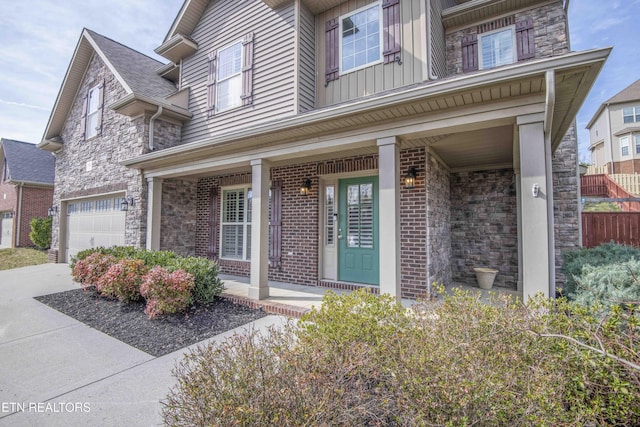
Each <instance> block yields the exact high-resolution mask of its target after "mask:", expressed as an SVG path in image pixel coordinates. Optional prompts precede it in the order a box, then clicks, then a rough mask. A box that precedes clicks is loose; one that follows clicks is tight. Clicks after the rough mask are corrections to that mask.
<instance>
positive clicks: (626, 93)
mask: <svg viewBox="0 0 640 427" xmlns="http://www.w3.org/2000/svg"><path fill="white" fill-rule="evenodd" d="M632 101H640V80H636V81H635V82H633V83H631V84H630V85H629V86H627V87H626V88H624V89H622V90H621V91H620V92H618V93H616V94H615V95H613V96H612V97H611V98H609V99H608V100H606V101H605V102H603V103H602V105H600V108H598V111H596V113H595V114H594V115H593V117H592V118H591V120H590V121H589V124H587V129H590V128H591V126H593V124H594V123H595V121H596V120H597V119H598V117H599V116H600V114H601V113H602V110H604V109H605V108H606V107H607V106H609V105H611V104H622V103H625V102H632Z"/></svg>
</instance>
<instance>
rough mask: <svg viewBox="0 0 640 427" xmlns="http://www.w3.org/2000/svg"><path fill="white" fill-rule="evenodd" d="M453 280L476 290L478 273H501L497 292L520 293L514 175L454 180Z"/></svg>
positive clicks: (480, 174)
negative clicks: (476, 269)
mask: <svg viewBox="0 0 640 427" xmlns="http://www.w3.org/2000/svg"><path fill="white" fill-rule="evenodd" d="M451 248H452V252H453V260H452V275H453V281H454V282H455V283H462V284H466V285H473V286H475V285H476V279H475V274H474V272H473V268H474V267H489V268H495V269H498V270H499V271H500V273H499V274H498V275H497V277H496V281H495V286H502V287H508V288H512V289H517V283H518V226H517V207H516V187H515V177H514V173H513V170H511V169H501V170H490V171H480V172H460V173H454V174H452V175H451Z"/></svg>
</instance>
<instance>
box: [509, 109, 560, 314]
mask: <svg viewBox="0 0 640 427" xmlns="http://www.w3.org/2000/svg"><path fill="white" fill-rule="evenodd" d="M517 124H518V128H519V136H520V137H519V143H520V145H519V148H520V186H519V190H520V191H519V193H520V194H519V198H520V212H521V215H522V217H521V221H520V224H521V227H522V230H521V236H522V242H521V248H522V296H523V299H524V301H525V302H526V300H527V299H528V298H529V297H531V296H533V295H535V294H537V293H538V292H542V294H544V295H545V296H547V297H548V296H549V294H550V291H549V290H550V287H551V283H550V281H551V276H552V272H553V266H552V264H551V263H555V259H554V258H555V256H554V253H553V250H550V246H549V242H550V241H553V236H552V235H550V232H551V233H553V218H551V219H549V216H548V215H547V213H548V208H549V203H552V201H553V198H552V196H551V197H550V194H552V191H553V189H552V188H551V185H550V183H551V180H550V179H549V176H550V174H551V170H550V167H549V165H548V164H547V161H546V148H547V147H546V145H547V141H546V138H545V135H544V115H543V114H531V115H528V116H520V117H518V119H517ZM548 149H550V147H548ZM534 188H538V191H537V196H536V195H534ZM550 230H551V231H550Z"/></svg>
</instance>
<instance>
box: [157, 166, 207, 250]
mask: <svg viewBox="0 0 640 427" xmlns="http://www.w3.org/2000/svg"><path fill="white" fill-rule="evenodd" d="M197 187H198V185H197V182H195V181H186V180H180V179H166V180H164V181H163V182H162V208H161V209H160V212H161V213H162V216H161V219H160V249H161V250H169V251H174V252H175V253H177V254H178V255H182V256H194V255H195V254H196V216H197V211H198V191H197Z"/></svg>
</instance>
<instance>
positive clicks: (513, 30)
mask: <svg viewBox="0 0 640 427" xmlns="http://www.w3.org/2000/svg"><path fill="white" fill-rule="evenodd" d="M507 30H511V39H512V46H513V61H511V64H515V63H516V62H518V52H517V50H518V49H517V45H516V26H515V25H508V26H506V27H502V28H498V29H497V30H493V31H487V32H486V33H482V34H478V69H479V70H491V69H493V68H497V67H503V66H504V65H509V64H504V65H497V66H495V67H490V68H487V67H485V66H484V63H483V61H482V38H483V37H487V36H491V35H493V34H497V33H501V32H504V31H507Z"/></svg>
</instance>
